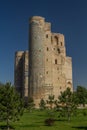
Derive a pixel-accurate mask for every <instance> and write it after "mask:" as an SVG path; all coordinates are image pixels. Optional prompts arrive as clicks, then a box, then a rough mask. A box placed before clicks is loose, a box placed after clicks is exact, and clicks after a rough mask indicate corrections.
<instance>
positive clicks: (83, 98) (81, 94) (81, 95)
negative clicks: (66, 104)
mask: <svg viewBox="0 0 87 130" xmlns="http://www.w3.org/2000/svg"><path fill="white" fill-rule="evenodd" d="M76 94H77V98H78V103H79V104H80V105H81V104H82V105H83V106H85V104H86V103H87V89H86V88H85V87H82V86H77V89H76Z"/></svg>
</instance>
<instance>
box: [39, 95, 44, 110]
mask: <svg viewBox="0 0 87 130" xmlns="http://www.w3.org/2000/svg"><path fill="white" fill-rule="evenodd" d="M39 107H40V109H41V110H44V109H45V108H46V102H45V101H44V99H43V98H42V99H41V100H40V103H39Z"/></svg>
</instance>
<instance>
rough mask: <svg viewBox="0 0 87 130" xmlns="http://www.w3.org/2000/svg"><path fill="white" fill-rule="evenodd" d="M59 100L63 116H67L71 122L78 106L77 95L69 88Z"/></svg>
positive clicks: (62, 93)
mask: <svg viewBox="0 0 87 130" xmlns="http://www.w3.org/2000/svg"><path fill="white" fill-rule="evenodd" d="M58 99H59V104H60V105H61V112H62V114H64V116H67V118H68V121H70V118H71V115H72V113H74V112H75V111H76V108H77V105H78V102H77V98H76V95H75V93H72V92H71V90H70V88H67V89H66V90H65V91H64V92H61V95H60V96H59V98H58Z"/></svg>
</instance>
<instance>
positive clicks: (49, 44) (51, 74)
mask: <svg viewBox="0 0 87 130" xmlns="http://www.w3.org/2000/svg"><path fill="white" fill-rule="evenodd" d="M29 24H30V26H29V51H18V52H16V53H15V87H16V89H17V90H18V91H19V92H20V94H21V96H22V97H25V99H28V97H33V99H34V102H35V104H36V106H37V107H38V104H39V102H40V100H41V98H44V99H45V100H47V98H48V96H49V95H51V94H53V95H55V98H56V99H57V98H58V96H59V95H60V92H61V91H64V90H65V89H66V88H67V87H70V88H71V90H73V82H72V58H71V57H68V56H67V55H66V47H65V38H64V35H63V34H60V33H53V32H51V23H49V22H46V21H45V18H43V17H40V16H33V17H31V18H30V21H29Z"/></svg>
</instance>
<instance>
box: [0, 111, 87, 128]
mask: <svg viewBox="0 0 87 130" xmlns="http://www.w3.org/2000/svg"><path fill="white" fill-rule="evenodd" d="M83 112H84V110H80V111H78V114H77V116H73V117H72V118H71V121H70V122H68V121H67V120H66V119H65V118H58V114H57V112H56V116H55V119H56V121H55V123H54V125H53V126H46V125H45V124H44V120H45V119H47V118H48V114H47V112H46V111H40V110H34V111H33V112H31V113H29V112H25V113H24V115H23V116H22V117H21V119H20V121H18V122H15V123H11V125H12V126H13V128H14V129H15V130H87V115H86V114H85V115H83ZM86 112H87V110H85V113H86ZM3 126H5V123H4V122H1V123H0V130H2V129H3V128H4V127H3Z"/></svg>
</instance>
